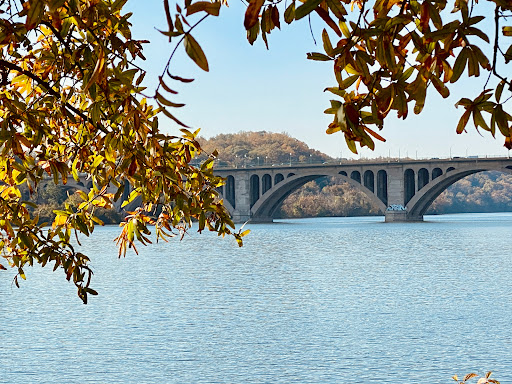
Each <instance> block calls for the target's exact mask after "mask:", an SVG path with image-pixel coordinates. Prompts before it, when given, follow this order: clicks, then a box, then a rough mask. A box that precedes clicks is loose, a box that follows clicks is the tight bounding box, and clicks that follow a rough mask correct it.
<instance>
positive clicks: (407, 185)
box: [404, 168, 416, 205]
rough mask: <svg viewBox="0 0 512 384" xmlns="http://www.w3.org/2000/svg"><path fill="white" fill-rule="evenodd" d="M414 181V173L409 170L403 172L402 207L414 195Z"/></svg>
mask: <svg viewBox="0 0 512 384" xmlns="http://www.w3.org/2000/svg"><path fill="white" fill-rule="evenodd" d="M414 179H415V176H414V171H413V170H412V169H411V168H408V169H406V170H405V172H404V205H407V203H408V202H409V201H410V200H411V199H412V197H413V196H414V194H415V193H416V183H415V180H414Z"/></svg>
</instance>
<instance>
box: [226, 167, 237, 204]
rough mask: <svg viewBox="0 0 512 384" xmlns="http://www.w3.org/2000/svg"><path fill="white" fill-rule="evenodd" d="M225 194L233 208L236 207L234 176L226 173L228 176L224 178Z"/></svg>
mask: <svg viewBox="0 0 512 384" xmlns="http://www.w3.org/2000/svg"><path fill="white" fill-rule="evenodd" d="M225 196H226V200H227V201H228V202H229V204H231V206H232V207H233V208H236V206H235V205H236V203H235V202H236V199H235V178H234V176H233V175H228V177H227V178H226V187H225Z"/></svg>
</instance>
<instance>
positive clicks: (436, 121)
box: [125, 0, 508, 159]
mask: <svg viewBox="0 0 512 384" xmlns="http://www.w3.org/2000/svg"><path fill="white" fill-rule="evenodd" d="M171 3H172V4H175V3H173V2H171ZM245 7H246V6H245V5H244V4H243V3H242V1H241V0H231V1H230V3H229V8H226V7H223V8H221V13H220V16H219V17H209V18H208V19H207V20H205V22H204V23H202V24H201V25H199V26H198V28H197V29H196V30H194V33H193V34H192V35H193V37H194V38H195V39H196V40H197V41H198V42H199V44H200V45H201V47H202V48H203V50H204V52H205V54H206V56H207V58H208V62H209V67H210V71H209V72H204V71H202V70H201V69H199V67H197V66H196V65H195V63H193V62H192V61H191V60H190V59H189V58H188V56H186V54H185V53H184V49H183V47H180V48H178V52H177V54H176V55H175V56H174V58H173V60H172V62H171V71H172V72H173V73H174V74H177V75H179V76H182V77H191V78H194V79H195V81H194V82H193V83H190V84H181V83H178V82H169V84H168V85H170V86H171V88H174V89H176V90H177V91H179V94H178V95H177V96H176V98H175V99H173V101H175V102H180V103H185V104H186V106H185V107H183V108H180V109H179V110H176V117H178V118H179V119H180V120H181V121H183V122H185V123H186V124H187V125H189V126H191V127H193V128H194V129H196V128H201V135H202V136H204V137H207V138H208V137H212V136H216V135H218V134H221V133H237V132H240V131H269V132H279V133H287V134H289V135H290V136H292V137H295V138H297V139H299V140H301V141H304V142H305V143H306V144H307V145H308V146H309V147H310V148H314V149H316V150H319V151H322V152H324V153H326V154H328V155H330V156H333V157H344V158H360V157H362V158H376V157H380V156H383V157H387V156H391V157H399V156H400V157H406V156H408V157H411V158H418V159H422V158H432V157H439V158H446V157H450V156H461V157H463V156H480V157H485V156H507V155H508V151H507V149H506V148H504V147H503V139H502V138H501V137H499V136H498V137H497V139H494V138H492V136H490V135H489V134H487V133H486V132H484V133H483V136H481V135H480V134H479V133H478V132H477V131H476V130H475V129H474V127H473V126H472V125H471V124H468V127H467V133H463V134H461V135H457V133H456V132H455V128H456V126H457V122H458V120H459V118H460V116H461V115H462V113H463V111H464V110H463V109H462V108H459V109H456V108H455V106H454V105H455V103H456V102H457V101H458V100H459V99H460V98H461V97H465V96H466V97H473V98H474V97H476V96H477V95H478V94H479V93H480V92H481V91H482V90H483V84H484V82H485V78H480V79H477V81H474V78H473V81H471V82H468V81H465V82H461V84H457V85H456V86H454V85H450V86H449V88H450V91H451V95H450V97H449V98H447V99H443V98H441V97H440V96H439V95H438V93H437V92H436V91H435V89H434V88H433V87H432V89H430V88H429V91H430V92H429V96H428V97H427V104H426V106H425V108H424V110H423V112H422V113H421V114H420V115H414V114H413V113H412V107H410V113H409V116H408V118H407V119H406V120H405V121H404V120H401V119H400V120H399V119H397V118H396V117H395V116H392V115H391V114H390V115H388V118H387V120H386V122H385V125H384V129H383V130H382V131H381V132H380V134H381V135H382V136H384V137H385V138H386V140H387V141H386V142H385V143H382V142H378V141H377V142H376V148H375V150H374V151H371V150H369V149H368V148H364V149H362V150H360V151H359V152H360V153H359V154H358V155H353V154H351V152H350V151H349V150H348V148H347V146H346V144H345V140H344V137H343V135H341V134H333V135H327V134H326V133H325V130H326V128H327V126H328V124H329V123H330V122H331V121H332V115H326V114H324V113H323V111H324V110H325V109H326V108H328V107H329V106H330V103H329V100H330V99H336V96H334V95H332V94H330V93H329V92H324V89H325V88H326V87H331V86H335V85H336V80H335V78H334V74H333V71H332V64H331V63H330V62H317V61H310V60H307V59H306V53H307V52H322V51H323V48H322V42H321V32H322V29H323V28H324V25H323V22H322V21H321V20H320V19H319V18H317V17H316V16H315V17H312V18H311V28H312V30H313V35H312V34H311V32H310V27H309V24H308V22H307V18H304V19H302V20H300V21H299V22H295V23H292V25H287V24H285V23H284V22H282V25H281V30H277V29H275V30H274V31H272V34H271V35H270V36H268V37H269V39H268V40H269V50H267V49H266V47H265V45H264V43H263V41H262V40H261V38H258V40H257V41H256V42H255V43H254V46H251V45H250V44H249V43H248V41H247V39H246V32H245V29H244V27H243V17H244V12H245ZM173 9H174V5H172V8H171V11H172V10H173ZM125 10H126V11H130V12H133V16H132V18H131V19H130V20H131V22H132V24H133V27H132V32H133V36H134V38H137V39H147V40H149V41H151V43H149V44H146V45H145V48H144V54H145V56H146V58H147V60H146V61H145V62H143V63H142V66H143V67H144V68H145V69H146V70H147V71H148V73H147V75H146V80H145V83H144V85H145V86H147V87H148V92H147V93H148V94H153V91H152V90H153V89H154V88H155V87H156V85H157V83H158V76H159V75H161V74H162V71H163V69H164V67H165V64H166V63H167V60H168V58H169V55H170V53H171V50H172V49H173V48H174V46H173V45H171V44H170V43H169V42H168V40H167V38H166V37H165V36H163V35H162V34H160V33H159V32H158V31H157V28H158V29H161V30H166V29H167V23H166V21H165V14H164V10H163V1H160V0H145V1H143V0H128V3H127V4H126V6H125ZM482 29H483V30H484V32H486V33H488V34H489V35H490V36H492V33H491V29H490V26H485V27H484V28H482ZM314 39H316V45H315V41H314ZM467 92H469V93H467ZM465 93H466V94H465ZM161 127H162V128H163V129H164V130H165V131H166V132H167V133H173V134H176V133H177V132H178V130H177V126H176V125H175V124H173V123H172V122H171V121H170V120H167V119H164V118H162V119H161Z"/></svg>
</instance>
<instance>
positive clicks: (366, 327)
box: [0, 213, 512, 384]
mask: <svg viewBox="0 0 512 384" xmlns="http://www.w3.org/2000/svg"><path fill="white" fill-rule="evenodd" d="M249 227H250V229H251V230H252V232H251V234H250V235H249V236H248V237H247V238H246V241H245V246H244V247H243V248H240V249H239V248H238V247H237V245H236V244H235V242H234V241H233V240H232V239H227V238H226V239H221V238H217V237H216V236H214V235H213V234H203V235H197V234H191V235H190V236H186V237H185V238H184V239H183V241H181V242H180V241H178V240H176V241H171V242H170V243H168V244H165V243H164V244H162V243H159V244H153V245H151V246H148V247H142V246H141V247H139V251H140V255H139V256H136V255H135V254H133V253H131V254H128V256H127V257H126V258H125V259H121V260H118V259H117V250H116V247H115V244H114V243H113V242H112V239H113V238H114V237H115V236H116V233H117V232H118V231H119V228H117V227H104V228H98V229H97V231H96V232H95V234H94V237H93V238H92V239H85V240H84V241H83V248H84V252H85V253H87V254H88V255H90V256H91V259H92V266H93V269H94V272H95V274H94V277H93V282H92V286H93V288H95V289H96V290H98V292H99V296H97V297H91V298H90V303H89V304H88V305H83V304H81V301H80V300H79V299H78V297H77V296H76V291H75V289H74V286H73V284H71V283H69V282H67V281H66V280H65V278H64V274H63V272H62V271H61V270H58V271H57V272H51V268H46V269H41V268H39V267H34V268H29V270H28V272H27V281H22V283H21V288H20V289H18V288H16V287H14V285H13V284H12V277H13V272H12V271H9V272H5V271H4V272H1V273H0V324H1V327H0V383H9V384H11V383H315V384H317V383H345V382H353V383H362V384H370V383H379V384H380V383H394V384H396V383H403V384H406V383H407V384H410V383H429V384H430V383H431V384H437V383H451V382H453V380H452V379H451V376H452V375H454V374H458V375H459V376H463V375H464V374H466V373H469V372H477V373H479V374H483V373H485V372H486V371H489V370H492V371H494V374H493V376H494V377H495V378H496V379H498V380H500V381H501V383H502V384H505V383H508V384H510V383H512V340H511V335H512V331H511V325H510V321H511V319H512V278H511V277H512V242H511V239H512V214H511V213H494V214H460V215H443V216H427V217H426V222H423V223H404V224H398V223H392V224H385V223H383V218H382V217H364V218H317V219H298V220H281V221H279V222H278V223H274V224H271V225H267V224H261V225H251V226H249ZM475 383H476V381H475Z"/></svg>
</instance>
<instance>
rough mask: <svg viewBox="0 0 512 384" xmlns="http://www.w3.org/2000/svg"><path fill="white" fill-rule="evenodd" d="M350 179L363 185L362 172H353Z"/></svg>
mask: <svg viewBox="0 0 512 384" xmlns="http://www.w3.org/2000/svg"><path fill="white" fill-rule="evenodd" d="M350 178H351V179H352V180H355V181H357V182H358V183H359V184H361V172H359V171H352V172H351V173H350Z"/></svg>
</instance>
